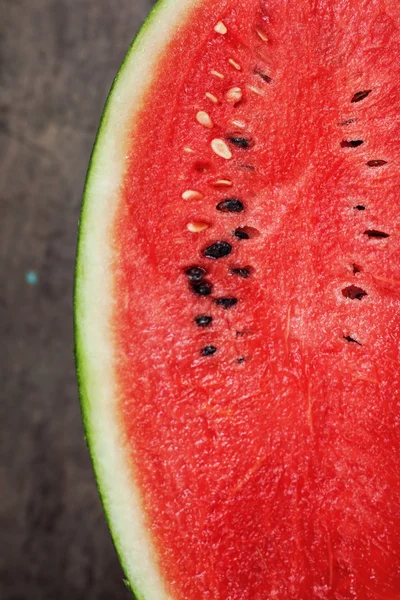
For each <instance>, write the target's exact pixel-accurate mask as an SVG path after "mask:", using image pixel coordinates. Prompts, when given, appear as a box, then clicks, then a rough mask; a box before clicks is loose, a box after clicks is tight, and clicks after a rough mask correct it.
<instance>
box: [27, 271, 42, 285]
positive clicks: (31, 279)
mask: <svg viewBox="0 0 400 600" xmlns="http://www.w3.org/2000/svg"><path fill="white" fill-rule="evenodd" d="M25 281H26V283H27V284H28V285H37V284H38V281H39V277H38V274H37V273H36V271H28V272H27V273H25Z"/></svg>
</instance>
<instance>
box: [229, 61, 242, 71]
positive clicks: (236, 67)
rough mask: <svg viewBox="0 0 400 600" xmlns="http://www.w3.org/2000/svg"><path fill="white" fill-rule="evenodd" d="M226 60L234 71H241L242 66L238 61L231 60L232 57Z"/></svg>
mask: <svg viewBox="0 0 400 600" xmlns="http://www.w3.org/2000/svg"><path fill="white" fill-rule="evenodd" d="M228 62H229V64H230V65H232V67H233V68H234V69H236V71H241V70H242V67H241V66H240V65H239V63H237V62H236V61H235V60H233V58H230V59H229V60H228Z"/></svg>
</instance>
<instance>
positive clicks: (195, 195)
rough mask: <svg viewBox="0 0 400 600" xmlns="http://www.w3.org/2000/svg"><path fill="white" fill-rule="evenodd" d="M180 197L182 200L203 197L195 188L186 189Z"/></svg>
mask: <svg viewBox="0 0 400 600" xmlns="http://www.w3.org/2000/svg"><path fill="white" fill-rule="evenodd" d="M182 198H183V199H184V200H201V199H202V198H204V196H203V194H202V193H201V192H198V191H197V190H186V192H183V194H182Z"/></svg>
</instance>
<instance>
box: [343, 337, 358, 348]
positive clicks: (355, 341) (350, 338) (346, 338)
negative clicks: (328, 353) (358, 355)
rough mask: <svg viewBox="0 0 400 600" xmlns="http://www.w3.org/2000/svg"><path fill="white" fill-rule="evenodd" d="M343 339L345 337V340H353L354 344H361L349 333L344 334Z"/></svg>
mask: <svg viewBox="0 0 400 600" xmlns="http://www.w3.org/2000/svg"><path fill="white" fill-rule="evenodd" d="M343 339H345V340H346V341H347V342H354V344H358V345H359V346H362V344H360V342H357V340H355V339H354V338H352V337H351V335H344V336H343Z"/></svg>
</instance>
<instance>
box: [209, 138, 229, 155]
mask: <svg viewBox="0 0 400 600" xmlns="http://www.w3.org/2000/svg"><path fill="white" fill-rule="evenodd" d="M211 148H212V149H213V151H214V152H215V154H217V155H218V156H220V157H221V158H225V159H226V160H229V159H230V158H232V152H231V151H230V150H229V148H228V145H227V144H226V143H225V142H224V140H221V139H220V138H214V139H213V140H212V142H211Z"/></svg>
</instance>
